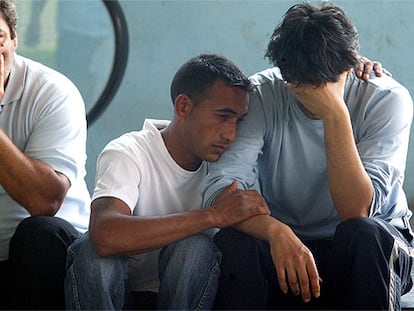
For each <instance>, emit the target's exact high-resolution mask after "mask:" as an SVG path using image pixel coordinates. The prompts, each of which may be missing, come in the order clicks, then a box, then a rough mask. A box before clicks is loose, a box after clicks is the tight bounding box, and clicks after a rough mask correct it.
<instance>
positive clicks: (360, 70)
mask: <svg viewBox="0 0 414 311" xmlns="http://www.w3.org/2000/svg"><path fill="white" fill-rule="evenodd" d="M373 70H374V72H375V75H376V76H377V77H381V76H382V75H383V74H386V75H387V76H390V77H392V74H391V73H390V72H389V71H388V70H386V69H385V68H382V64H381V63H380V62H378V61H371V60H369V59H368V58H366V57H364V56H361V57H360V58H359V63H358V64H357V65H356V66H355V73H356V75H357V77H358V78H361V79H362V80H365V81H368V80H369V76H370V74H371V72H372V71H373Z"/></svg>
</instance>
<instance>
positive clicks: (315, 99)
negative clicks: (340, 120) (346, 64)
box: [286, 72, 348, 119]
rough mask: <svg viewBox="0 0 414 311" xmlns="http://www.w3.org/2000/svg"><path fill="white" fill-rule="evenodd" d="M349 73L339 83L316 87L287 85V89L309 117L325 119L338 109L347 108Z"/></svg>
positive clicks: (345, 73)
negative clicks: (345, 96) (346, 82)
mask: <svg viewBox="0 0 414 311" xmlns="http://www.w3.org/2000/svg"><path fill="white" fill-rule="evenodd" d="M347 74H348V72H344V73H342V74H341V75H340V76H339V81H338V82H327V83H326V84H325V85H322V86H319V87H315V86H313V85H309V84H300V85H297V84H295V83H289V82H287V83H286V87H287V88H288V89H289V91H290V92H291V93H292V94H293V96H294V97H295V98H296V99H297V100H298V101H299V102H300V104H301V105H302V108H304V109H303V110H304V112H305V114H306V115H307V116H308V117H311V118H314V119H324V118H325V117H327V116H330V115H331V114H332V112H335V110H337V109H343V108H345V103H344V99H343V97H344V89H345V81H346V77H347Z"/></svg>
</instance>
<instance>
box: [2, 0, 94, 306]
mask: <svg viewBox="0 0 414 311" xmlns="http://www.w3.org/2000/svg"><path fill="white" fill-rule="evenodd" d="M16 27H17V13H16V8H15V2H14V1H13V0H0V72H1V74H0V185H1V187H0V276H1V277H0V308H1V309H2V308H5V309H63V308H64V292H63V280H64V277H65V263H66V250H67V247H68V246H69V245H70V244H71V243H72V242H73V241H74V239H75V238H78V237H79V236H80V233H81V232H84V231H85V230H86V229H87V227H88V221H89V204H90V197H89V193H88V191H87V188H86V184H85V181H84V176H85V161H86V118H85V107H84V103H83V100H82V97H81V95H80V94H79V91H78V90H77V88H76V87H75V86H74V85H73V83H72V82H70V81H69V80H68V79H67V78H66V77H64V76H63V75H61V74H60V73H58V72H56V71H54V70H52V69H50V68H47V67H46V66H43V65H41V64H39V63H37V62H34V61H32V60H29V59H27V58H25V57H22V56H20V55H18V54H17V53H16V49H17V46H18V38H17V32H16ZM52 216H55V217H52Z"/></svg>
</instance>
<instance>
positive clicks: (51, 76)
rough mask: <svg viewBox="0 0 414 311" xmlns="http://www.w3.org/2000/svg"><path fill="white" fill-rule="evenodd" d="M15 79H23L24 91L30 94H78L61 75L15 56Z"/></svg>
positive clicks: (72, 85)
mask: <svg viewBox="0 0 414 311" xmlns="http://www.w3.org/2000/svg"><path fill="white" fill-rule="evenodd" d="M13 69H14V70H15V71H16V77H14V78H16V79H17V80H19V78H21V79H24V85H25V89H26V90H28V91H32V92H36V91H37V92H40V91H46V90H48V91H50V92H55V93H60V94H62V93H63V94H67V95H70V94H73V93H74V92H75V93H78V89H77V87H76V86H75V85H74V84H73V82H72V81H71V80H70V79H69V78H67V77H66V76H64V75H63V74H62V73H60V72H58V71H56V70H55V69H52V68H50V67H48V66H46V65H44V64H42V63H39V62H37V61H34V60H32V59H29V58H26V57H23V56H20V55H17V54H16V55H15V63H14V67H13Z"/></svg>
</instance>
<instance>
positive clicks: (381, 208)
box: [356, 87, 413, 216]
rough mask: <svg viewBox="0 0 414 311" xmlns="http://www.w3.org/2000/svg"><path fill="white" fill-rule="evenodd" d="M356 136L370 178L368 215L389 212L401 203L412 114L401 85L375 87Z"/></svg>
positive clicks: (406, 95)
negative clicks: (372, 189)
mask: <svg viewBox="0 0 414 311" xmlns="http://www.w3.org/2000/svg"><path fill="white" fill-rule="evenodd" d="M364 116H365V118H364V120H363V121H362V122H360V124H359V126H360V127H359V128H358V131H357V133H358V134H357V135H356V140H357V148H358V152H359V154H360V157H361V160H362V163H363V165H364V167H365V170H366V171H367V173H368V175H369V176H370V178H371V180H372V184H373V187H374V198H373V201H372V205H371V211H370V215H371V216H374V215H376V214H385V215H386V214H390V213H391V212H392V210H393V209H395V208H396V206H397V205H398V204H399V203H401V193H403V189H402V188H403V182H404V174H405V166H406V158H407V152H408V142H409V135H410V128H411V122H412V116H413V103H412V99H411V97H410V94H409V93H408V91H407V90H406V89H405V88H403V87H395V88H392V89H388V90H382V89H380V88H377V89H376V90H375V91H374V92H373V94H372V95H371V98H370V100H369V104H368V105H367V106H366V113H365V114H364Z"/></svg>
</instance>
